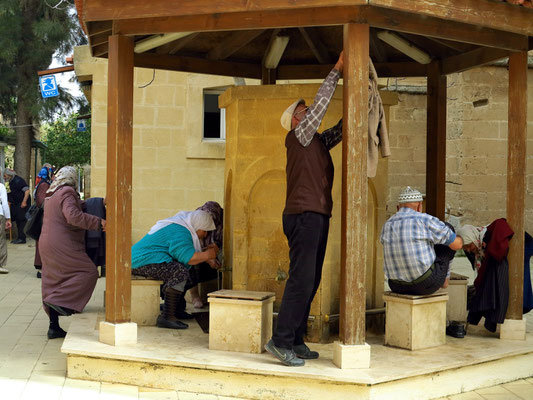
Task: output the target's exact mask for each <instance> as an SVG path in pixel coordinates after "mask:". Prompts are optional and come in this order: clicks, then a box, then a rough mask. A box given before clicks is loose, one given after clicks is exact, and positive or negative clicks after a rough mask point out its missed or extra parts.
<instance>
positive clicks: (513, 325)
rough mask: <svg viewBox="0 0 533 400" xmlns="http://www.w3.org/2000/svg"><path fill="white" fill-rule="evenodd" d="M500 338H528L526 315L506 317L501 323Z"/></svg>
mask: <svg viewBox="0 0 533 400" xmlns="http://www.w3.org/2000/svg"><path fill="white" fill-rule="evenodd" d="M500 339H504V340H526V317H522V319H505V320H504V321H503V324H501V325H500Z"/></svg>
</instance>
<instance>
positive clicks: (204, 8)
mask: <svg viewBox="0 0 533 400" xmlns="http://www.w3.org/2000/svg"><path fill="white" fill-rule="evenodd" d="M367 2H368V1H367V0H328V1H327V3H326V2H325V1H324V0H298V1H294V0H253V1H243V0H224V1H213V0H150V1H145V0H113V1H109V0H85V2H84V5H83V20H85V21H101V20H121V19H123V20H125V19H131V18H139V17H167V16H188V15H206V14H207V15H223V14H228V13H236V12H248V11H281V10H285V11H290V12H292V13H296V14H297V13H298V12H299V11H300V10H305V9H308V8H318V7H324V5H325V4H327V5H329V6H353V5H362V4H367Z"/></svg>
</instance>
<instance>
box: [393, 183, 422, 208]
mask: <svg viewBox="0 0 533 400" xmlns="http://www.w3.org/2000/svg"><path fill="white" fill-rule="evenodd" d="M423 200H424V198H423V197H422V193H420V192H419V191H418V190H416V189H411V187H410V186H407V187H406V188H405V189H403V190H402V191H401V192H400V194H399V196H398V203H400V204H401V203H417V202H419V201H423Z"/></svg>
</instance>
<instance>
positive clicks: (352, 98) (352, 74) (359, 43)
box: [340, 24, 369, 345]
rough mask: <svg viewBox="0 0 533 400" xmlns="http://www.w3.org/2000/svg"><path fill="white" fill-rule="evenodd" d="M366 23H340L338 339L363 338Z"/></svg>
mask: <svg viewBox="0 0 533 400" xmlns="http://www.w3.org/2000/svg"><path fill="white" fill-rule="evenodd" d="M368 43H369V27H368V25H362V24H347V25H345V26H344V81H343V106H344V109H343V120H344V125H343V138H342V214H341V260H342V261H341V290H340V339H341V342H342V343H343V344H346V345H361V344H364V343H365V309H366V304H365V303H366V296H365V268H366V257H367V246H368V243H367V242H368V241H367V203H368V183H367V181H368V178H367V152H368V148H367V146H368V145H367V143H368V62H369V44H368Z"/></svg>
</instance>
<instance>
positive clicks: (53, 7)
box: [44, 0, 72, 10]
mask: <svg viewBox="0 0 533 400" xmlns="http://www.w3.org/2000/svg"><path fill="white" fill-rule="evenodd" d="M44 2H45V3H46V5H47V6H48V7H49V8H52V9H55V10H66V9H67V8H70V7H71V6H72V3H70V2H69V1H68V0H59V3H57V4H56V5H55V6H53V5H51V4H50V3H49V2H48V0H44ZM63 3H65V5H64V6H63V7H61V5H62V4H63Z"/></svg>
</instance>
